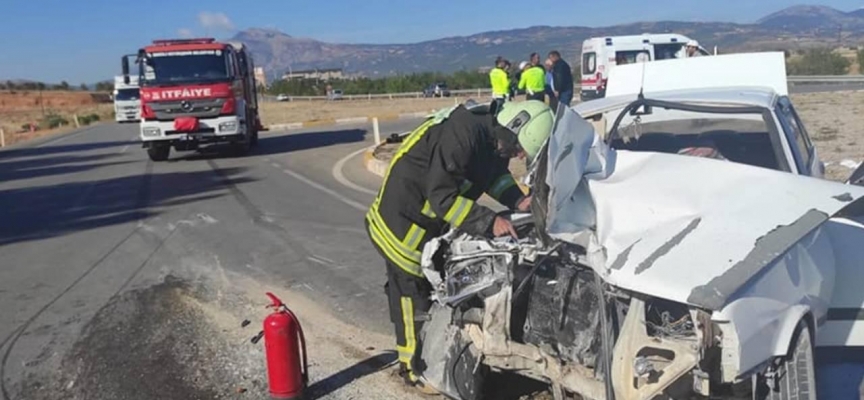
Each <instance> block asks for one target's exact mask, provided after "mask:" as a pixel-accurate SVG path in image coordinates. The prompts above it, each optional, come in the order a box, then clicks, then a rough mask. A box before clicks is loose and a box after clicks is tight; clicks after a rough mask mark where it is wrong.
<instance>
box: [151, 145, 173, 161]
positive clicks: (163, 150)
mask: <svg viewBox="0 0 864 400" xmlns="http://www.w3.org/2000/svg"><path fill="white" fill-rule="evenodd" d="M169 154H171V146H166V145H162V144H156V143H154V144H152V145H151V146H150V147H149V148H147V155H148V156H150V159H151V160H153V161H165V160H167V159H168V155H169Z"/></svg>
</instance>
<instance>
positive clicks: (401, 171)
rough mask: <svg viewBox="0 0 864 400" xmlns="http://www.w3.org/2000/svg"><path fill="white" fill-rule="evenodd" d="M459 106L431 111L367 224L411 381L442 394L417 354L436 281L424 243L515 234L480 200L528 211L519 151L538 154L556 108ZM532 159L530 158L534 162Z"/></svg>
mask: <svg viewBox="0 0 864 400" xmlns="http://www.w3.org/2000/svg"><path fill="white" fill-rule="evenodd" d="M493 113H494V111H492V109H491V108H490V110H476V109H468V108H466V107H465V106H462V105H459V106H456V107H451V108H449V109H445V110H441V111H439V112H438V113H436V114H434V115H432V116H430V117H429V118H428V119H427V120H426V121H425V122H424V123H423V124H421V125H420V126H419V127H418V128H416V129H415V130H414V131H413V132H411V133H410V134H409V135H408V136H407V138H406V139H405V141H404V142H403V143H402V145H401V147H400V148H399V150H398V151H397V152H396V154H395V155H394V156H393V159H392V161H391V162H390V167H389V168H388V170H387V173H386V174H385V176H384V183H383V184H382V185H381V188H380V189H379V191H378V196H377V197H376V198H375V200H374V201H373V202H372V206H371V207H370V208H369V211H368V212H367V213H366V229H367V231H368V234H369V238H370V239H371V240H372V244H373V246H374V247H375V249H376V250H378V252H379V253H380V254H381V256H382V257H383V258H384V262H385V265H386V270H387V284H386V285H385V286H384V287H385V291H386V293H387V297H388V300H389V307H390V320H391V321H392V322H393V324H394V326H395V330H396V349H397V351H398V353H399V362H400V367H401V370H400V372H401V374H402V376H403V377H404V378H405V380H406V383H408V384H409V385H412V386H415V387H416V388H417V389H419V390H420V391H422V392H424V393H435V390H434V389H433V388H431V387H429V386H428V385H427V384H426V383H425V382H424V380H423V379H422V373H423V363H418V362H417V361H418V360H415V357H414V355H415V352H416V351H417V349H420V348H422V346H421V344H418V341H419V340H418V336H417V335H418V334H419V333H420V332H421V329H422V327H423V321H424V318H423V317H424V316H425V315H424V314H425V313H427V312H428V311H429V308H430V307H431V306H432V303H431V300H430V295H431V292H432V287H431V285H430V284H429V282H428V281H427V280H426V278H425V276H424V275H423V272H422V270H421V266H420V256H421V254H422V251H423V246H424V245H425V244H426V242H428V241H429V240H431V239H433V238H435V237H438V236H441V235H443V234H444V233H446V232H447V231H448V230H449V229H450V228H453V229H457V230H459V231H461V232H465V233H468V234H471V235H475V236H481V237H492V236H495V237H501V236H512V237H516V236H517V234H516V231H515V229H514V227H513V225H512V224H511V223H510V220H509V219H507V218H506V217H503V216H501V215H498V214H497V213H495V212H494V211H492V210H490V209H489V208H486V207H484V206H481V205H479V204H477V203H476V201H477V199H478V198H479V197H480V196H481V195H482V194H484V193H485V194H487V195H489V196H490V197H491V198H493V199H495V200H496V201H498V202H499V203H501V204H502V205H504V206H506V207H507V208H509V209H511V210H520V211H527V210H528V209H529V207H530V204H531V195H530V194H526V193H524V192H523V191H522V189H521V188H520V187H519V186H518V185H517V184H516V181H515V180H514V179H513V176H512V175H510V170H509V162H510V159H511V158H514V157H519V158H523V157H527V158H528V160H531V159H533V158H534V157H536V156H537V154H538V153H539V152H540V149H541V147H542V146H543V143H544V142H545V141H546V139H547V138H548V137H549V135H550V134H551V131H552V125H553V121H554V115H553V114H552V110H551V109H550V108H549V106H547V105H546V104H544V103H541V102H539V101H525V102H507V103H505V104H504V105H503V108H501V109H500V110H499V111H498V113H497V115H495V114H493ZM529 162H530V161H529Z"/></svg>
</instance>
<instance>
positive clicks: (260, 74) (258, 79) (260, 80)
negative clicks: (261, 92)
mask: <svg viewBox="0 0 864 400" xmlns="http://www.w3.org/2000/svg"><path fill="white" fill-rule="evenodd" d="M255 85H256V86H258V87H267V74H265V73H264V68H263V67H255Z"/></svg>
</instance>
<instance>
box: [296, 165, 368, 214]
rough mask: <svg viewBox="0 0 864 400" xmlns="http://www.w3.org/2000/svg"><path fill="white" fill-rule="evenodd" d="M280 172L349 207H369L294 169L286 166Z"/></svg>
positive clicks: (362, 208) (363, 209) (362, 209)
mask: <svg viewBox="0 0 864 400" xmlns="http://www.w3.org/2000/svg"><path fill="white" fill-rule="evenodd" d="M282 172H284V173H286V174H288V175H290V176H292V177H294V178H296V179H297V180H299V181H302V182H303V183H305V184H307V185H309V186H312V187H314V188H315V189H318V190H320V191H322V192H324V193H327V194H329V195H330V196H332V197H333V198H335V199H336V200H339V201H341V202H343V203H345V204H347V205H349V206H351V207H353V208H355V209H357V210H359V211H366V210H367V209H368V208H369V207H368V206H366V205H363V204H360V203H358V202H356V201H354V200H351V199H349V198H347V197H345V196H343V195H341V194H339V193H338V192H336V191H335V190H333V189H330V188H328V187H326V186H324V185H322V184H320V183H318V182H315V181H313V180H311V179H309V178H307V177H305V176H303V175H300V174H298V173H296V172H294V171H292V170H290V169H287V168H286V169H283V170H282Z"/></svg>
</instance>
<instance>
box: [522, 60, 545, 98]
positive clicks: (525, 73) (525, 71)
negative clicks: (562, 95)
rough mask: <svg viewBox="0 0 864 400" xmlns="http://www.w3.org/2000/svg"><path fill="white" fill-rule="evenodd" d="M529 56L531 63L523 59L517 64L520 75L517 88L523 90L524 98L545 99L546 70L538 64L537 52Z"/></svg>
mask: <svg viewBox="0 0 864 400" xmlns="http://www.w3.org/2000/svg"><path fill="white" fill-rule="evenodd" d="M531 56H532V57H531V63H528V62H527V61H523V62H522V64H520V65H519V68H520V69H521V70H522V76H521V77H520V78H519V86H518V88H519V90H524V91H525V100H537V101H546V95H545V91H546V71H545V70H544V69H543V67H541V66H540V65H538V64H539V63H540V59H539V58H540V57H539V56H537V53H534V54H532V55H531ZM535 58H536V60H535ZM535 62H536V63H537V64H535Z"/></svg>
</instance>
